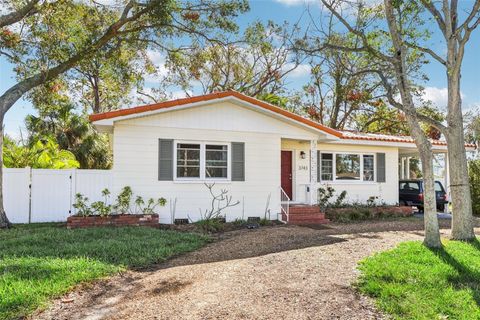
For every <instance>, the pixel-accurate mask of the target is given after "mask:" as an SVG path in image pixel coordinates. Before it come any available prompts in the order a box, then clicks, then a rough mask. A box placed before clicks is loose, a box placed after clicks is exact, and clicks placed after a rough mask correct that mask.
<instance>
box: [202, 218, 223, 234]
mask: <svg viewBox="0 0 480 320" xmlns="http://www.w3.org/2000/svg"><path fill="white" fill-rule="evenodd" d="M195 224H196V225H197V226H198V227H200V229H202V230H203V231H204V232H211V233H215V232H219V231H222V230H223V229H224V227H225V224H224V223H223V222H221V221H220V220H219V219H202V220H199V221H197V222H195Z"/></svg>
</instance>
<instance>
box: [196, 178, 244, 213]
mask: <svg viewBox="0 0 480 320" xmlns="http://www.w3.org/2000/svg"><path fill="white" fill-rule="evenodd" d="M205 186H206V187H207V189H208V191H209V192H210V195H211V196H212V199H211V205H210V208H209V209H205V211H204V212H203V213H202V209H200V217H201V219H202V220H212V219H218V218H221V217H222V214H223V212H224V210H225V209H227V208H230V207H234V206H236V205H238V204H239V203H240V201H238V200H237V201H235V202H234V201H233V197H232V196H229V195H228V190H226V189H222V190H220V193H217V194H216V193H215V192H214V191H213V187H215V183H210V184H209V183H205Z"/></svg>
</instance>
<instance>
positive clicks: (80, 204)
mask: <svg viewBox="0 0 480 320" xmlns="http://www.w3.org/2000/svg"><path fill="white" fill-rule="evenodd" d="M102 196H103V197H104V200H103V201H95V202H93V203H92V204H90V205H89V204H88V198H87V197H85V196H84V195H82V194H81V193H77V194H76V195H75V203H74V204H73V207H74V208H75V209H77V215H79V216H82V217H88V216H90V215H99V216H102V217H105V216H109V215H111V214H112V212H113V211H114V210H115V211H116V212H117V213H120V214H134V213H141V214H155V208H157V207H158V206H161V207H163V206H165V204H166V203H167V200H166V199H165V198H158V199H156V200H155V199H153V198H150V199H148V201H147V202H145V201H144V200H143V198H142V197H141V196H137V198H136V199H135V208H134V210H132V208H131V205H130V203H131V199H132V196H133V192H132V188H130V187H128V186H126V187H124V188H123V189H122V191H121V192H120V193H119V195H118V196H117V202H116V203H115V205H111V204H109V199H110V191H109V190H108V189H104V190H102Z"/></svg>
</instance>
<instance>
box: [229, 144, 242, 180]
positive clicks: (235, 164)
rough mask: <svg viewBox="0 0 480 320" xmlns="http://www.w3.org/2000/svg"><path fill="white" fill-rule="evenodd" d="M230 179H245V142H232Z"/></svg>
mask: <svg viewBox="0 0 480 320" xmlns="http://www.w3.org/2000/svg"><path fill="white" fill-rule="evenodd" d="M232 181H245V143H243V142H232Z"/></svg>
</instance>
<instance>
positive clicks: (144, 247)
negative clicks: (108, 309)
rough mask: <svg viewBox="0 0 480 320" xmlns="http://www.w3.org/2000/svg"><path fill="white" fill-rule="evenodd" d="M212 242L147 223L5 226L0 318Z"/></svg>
mask: <svg viewBox="0 0 480 320" xmlns="http://www.w3.org/2000/svg"><path fill="white" fill-rule="evenodd" d="M207 241H208V238H207V237H204V236H201V235H194V234H187V233H178V232H173V231H163V230H158V229H152V228H142V227H127V228H92V229H76V230H67V229H66V228H65V227H64V226H63V227H62V226H59V225H55V224H40V225H20V226H15V227H14V228H13V229H10V230H0V319H11V318H17V317H21V316H24V315H27V314H29V313H31V312H32V311H34V310H35V309H37V308H38V307H43V306H45V305H46V304H47V303H48V301H49V299H51V298H52V297H54V296H58V295H60V294H63V293H65V292H67V291H69V290H71V289H72V287H74V286H75V285H76V284H79V283H81V282H86V281H91V280H94V279H98V278H102V277H105V276H108V275H111V274H113V273H116V272H119V271H122V270H125V269H126V268H136V267H146V266H148V265H151V264H154V263H157V262H161V261H163V260H165V259H167V258H169V257H171V256H172V255H175V254H179V253H182V252H187V251H192V250H195V249H197V248H199V247H201V246H202V245H204V244H205V243H206V242H207Z"/></svg>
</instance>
